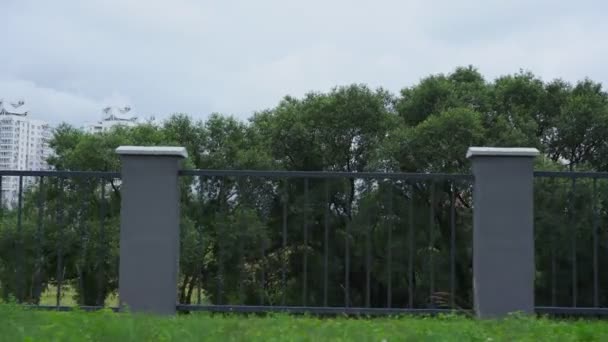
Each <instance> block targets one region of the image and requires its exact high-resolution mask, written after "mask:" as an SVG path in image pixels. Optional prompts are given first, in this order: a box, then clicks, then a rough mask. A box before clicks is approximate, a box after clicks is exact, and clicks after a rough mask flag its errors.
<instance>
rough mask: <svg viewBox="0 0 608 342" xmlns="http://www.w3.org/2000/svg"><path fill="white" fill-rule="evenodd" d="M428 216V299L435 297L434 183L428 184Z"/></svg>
mask: <svg viewBox="0 0 608 342" xmlns="http://www.w3.org/2000/svg"><path fill="white" fill-rule="evenodd" d="M430 191H431V195H430V196H431V197H430V210H429V211H430V215H429V277H430V289H429V290H430V298H433V296H434V295H435V258H434V255H433V254H434V245H435V181H431V184H430Z"/></svg>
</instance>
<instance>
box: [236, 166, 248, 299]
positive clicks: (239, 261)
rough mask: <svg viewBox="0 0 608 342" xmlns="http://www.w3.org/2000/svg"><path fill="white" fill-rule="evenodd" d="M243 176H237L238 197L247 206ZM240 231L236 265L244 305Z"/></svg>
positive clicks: (242, 256)
mask: <svg viewBox="0 0 608 342" xmlns="http://www.w3.org/2000/svg"><path fill="white" fill-rule="evenodd" d="M243 178H244V177H238V178H237V185H238V198H239V201H241V198H242V204H244V205H245V206H247V203H246V202H247V196H246V194H245V189H246V185H245V184H246V183H247V179H246V177H245V180H243ZM239 228H240V229H243V228H245V229H246V227H239ZM239 233H240V232H239ZM239 233H237V238H238V240H237V265H236V267H237V271H236V272H237V286H238V293H237V302H238V304H239V305H242V304H243V302H244V296H243V292H244V291H243V289H244V282H243V265H244V264H245V252H244V248H243V238H242V237H241V236H239ZM241 234H242V233H241Z"/></svg>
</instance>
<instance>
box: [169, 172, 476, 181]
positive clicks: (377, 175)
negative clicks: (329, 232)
mask: <svg viewBox="0 0 608 342" xmlns="http://www.w3.org/2000/svg"><path fill="white" fill-rule="evenodd" d="M179 175H180V176H207V177H222V176H227V177H260V178H357V179H363V178H371V179H417V180H429V179H445V180H473V175H469V174H450V173H402V172H394V173H393V172H391V173H386V172H334V171H257V170H181V171H180V172H179Z"/></svg>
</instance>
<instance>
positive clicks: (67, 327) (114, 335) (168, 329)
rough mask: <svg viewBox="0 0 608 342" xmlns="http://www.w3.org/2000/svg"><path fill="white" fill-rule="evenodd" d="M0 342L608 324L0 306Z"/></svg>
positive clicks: (554, 332)
mask: <svg viewBox="0 0 608 342" xmlns="http://www.w3.org/2000/svg"><path fill="white" fill-rule="evenodd" d="M0 341H11V342H13V341H121V342H122V341H608V323H606V322H602V321H557V320H548V319H532V318H521V317H520V318H518V317H512V318H509V319H506V320H502V321H476V320H472V319H467V318H464V317H435V318H430V317H426V318H422V317H401V318H379V319H353V318H350V319H348V318H326V319H318V318H313V317H295V316H287V315H274V316H267V317H254V316H248V317H247V316H239V315H231V316H221V315H215V316H212V315H210V314H197V315H181V316H178V317H153V316H146V315H132V314H116V313H112V312H108V311H102V312H94V313H90V312H49V311H38V310H32V309H29V310H28V309H24V308H21V307H18V306H15V305H8V304H2V305H0Z"/></svg>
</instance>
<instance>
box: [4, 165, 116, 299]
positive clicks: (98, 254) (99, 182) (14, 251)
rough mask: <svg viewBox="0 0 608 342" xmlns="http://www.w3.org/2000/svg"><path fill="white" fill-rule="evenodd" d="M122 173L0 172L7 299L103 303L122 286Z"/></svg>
mask: <svg viewBox="0 0 608 342" xmlns="http://www.w3.org/2000/svg"><path fill="white" fill-rule="evenodd" d="M119 178H120V175H119V174H118V173H111V172H67V171H4V170H3V171H0V194H2V195H1V196H0V291H1V292H0V294H1V296H2V298H3V299H4V300H5V301H8V300H15V301H17V302H20V303H24V304H32V305H39V306H42V307H45V306H53V307H55V308H65V307H67V306H74V305H79V306H82V307H85V308H91V307H102V306H104V305H105V304H111V305H117V302H116V301H115V300H114V303H108V299H110V301H112V298H111V297H114V298H115V295H113V294H114V293H115V292H116V289H117V277H116V274H117V267H118V263H117V260H118V259H117V258H118V239H117V233H118V229H119V226H118V213H119V212H120V192H119V187H120V180H119Z"/></svg>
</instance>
